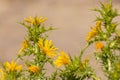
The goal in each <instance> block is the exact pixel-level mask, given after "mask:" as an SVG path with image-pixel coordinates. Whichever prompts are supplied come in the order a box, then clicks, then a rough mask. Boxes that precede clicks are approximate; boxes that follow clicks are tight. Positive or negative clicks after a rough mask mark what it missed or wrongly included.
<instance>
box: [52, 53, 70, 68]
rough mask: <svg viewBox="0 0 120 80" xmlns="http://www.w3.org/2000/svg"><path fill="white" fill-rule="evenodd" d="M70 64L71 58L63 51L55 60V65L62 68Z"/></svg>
mask: <svg viewBox="0 0 120 80" xmlns="http://www.w3.org/2000/svg"><path fill="white" fill-rule="evenodd" d="M69 62H70V58H69V56H68V55H67V54H66V53H65V52H64V51H62V52H61V54H60V55H59V56H58V58H57V59H56V60H55V62H54V65H55V66H57V67H60V66H62V65H66V64H68V63H69Z"/></svg>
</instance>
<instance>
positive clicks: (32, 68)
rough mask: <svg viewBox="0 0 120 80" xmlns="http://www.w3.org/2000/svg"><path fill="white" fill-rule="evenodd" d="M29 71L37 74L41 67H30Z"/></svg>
mask: <svg viewBox="0 0 120 80" xmlns="http://www.w3.org/2000/svg"><path fill="white" fill-rule="evenodd" d="M28 70H29V71H30V72H31V73H37V72H38V70H39V67H38V66H34V65H33V66H29V67H28Z"/></svg>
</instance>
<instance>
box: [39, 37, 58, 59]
mask: <svg viewBox="0 0 120 80" xmlns="http://www.w3.org/2000/svg"><path fill="white" fill-rule="evenodd" d="M38 45H39V47H40V49H41V50H42V51H43V53H44V54H45V55H46V56H48V57H50V58H52V57H54V56H55V55H56V54H57V52H56V51H57V50H58V48H56V47H55V46H53V43H52V40H49V41H48V40H43V39H42V38H40V39H39V41H38Z"/></svg>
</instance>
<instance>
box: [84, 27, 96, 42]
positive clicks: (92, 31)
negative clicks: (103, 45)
mask: <svg viewBox="0 0 120 80" xmlns="http://www.w3.org/2000/svg"><path fill="white" fill-rule="evenodd" d="M97 33H98V30H97V29H96V28H95V27H92V28H91V31H90V32H88V34H87V37H86V41H89V40H90V39H91V38H93V37H95V36H96V35H97Z"/></svg>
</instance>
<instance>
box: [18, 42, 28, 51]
mask: <svg viewBox="0 0 120 80" xmlns="http://www.w3.org/2000/svg"><path fill="white" fill-rule="evenodd" d="M27 47H28V41H27V40H25V41H24V42H23V43H22V47H21V48H20V50H19V51H18V53H21V52H22V51H23V50H24V49H26V48H27Z"/></svg>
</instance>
